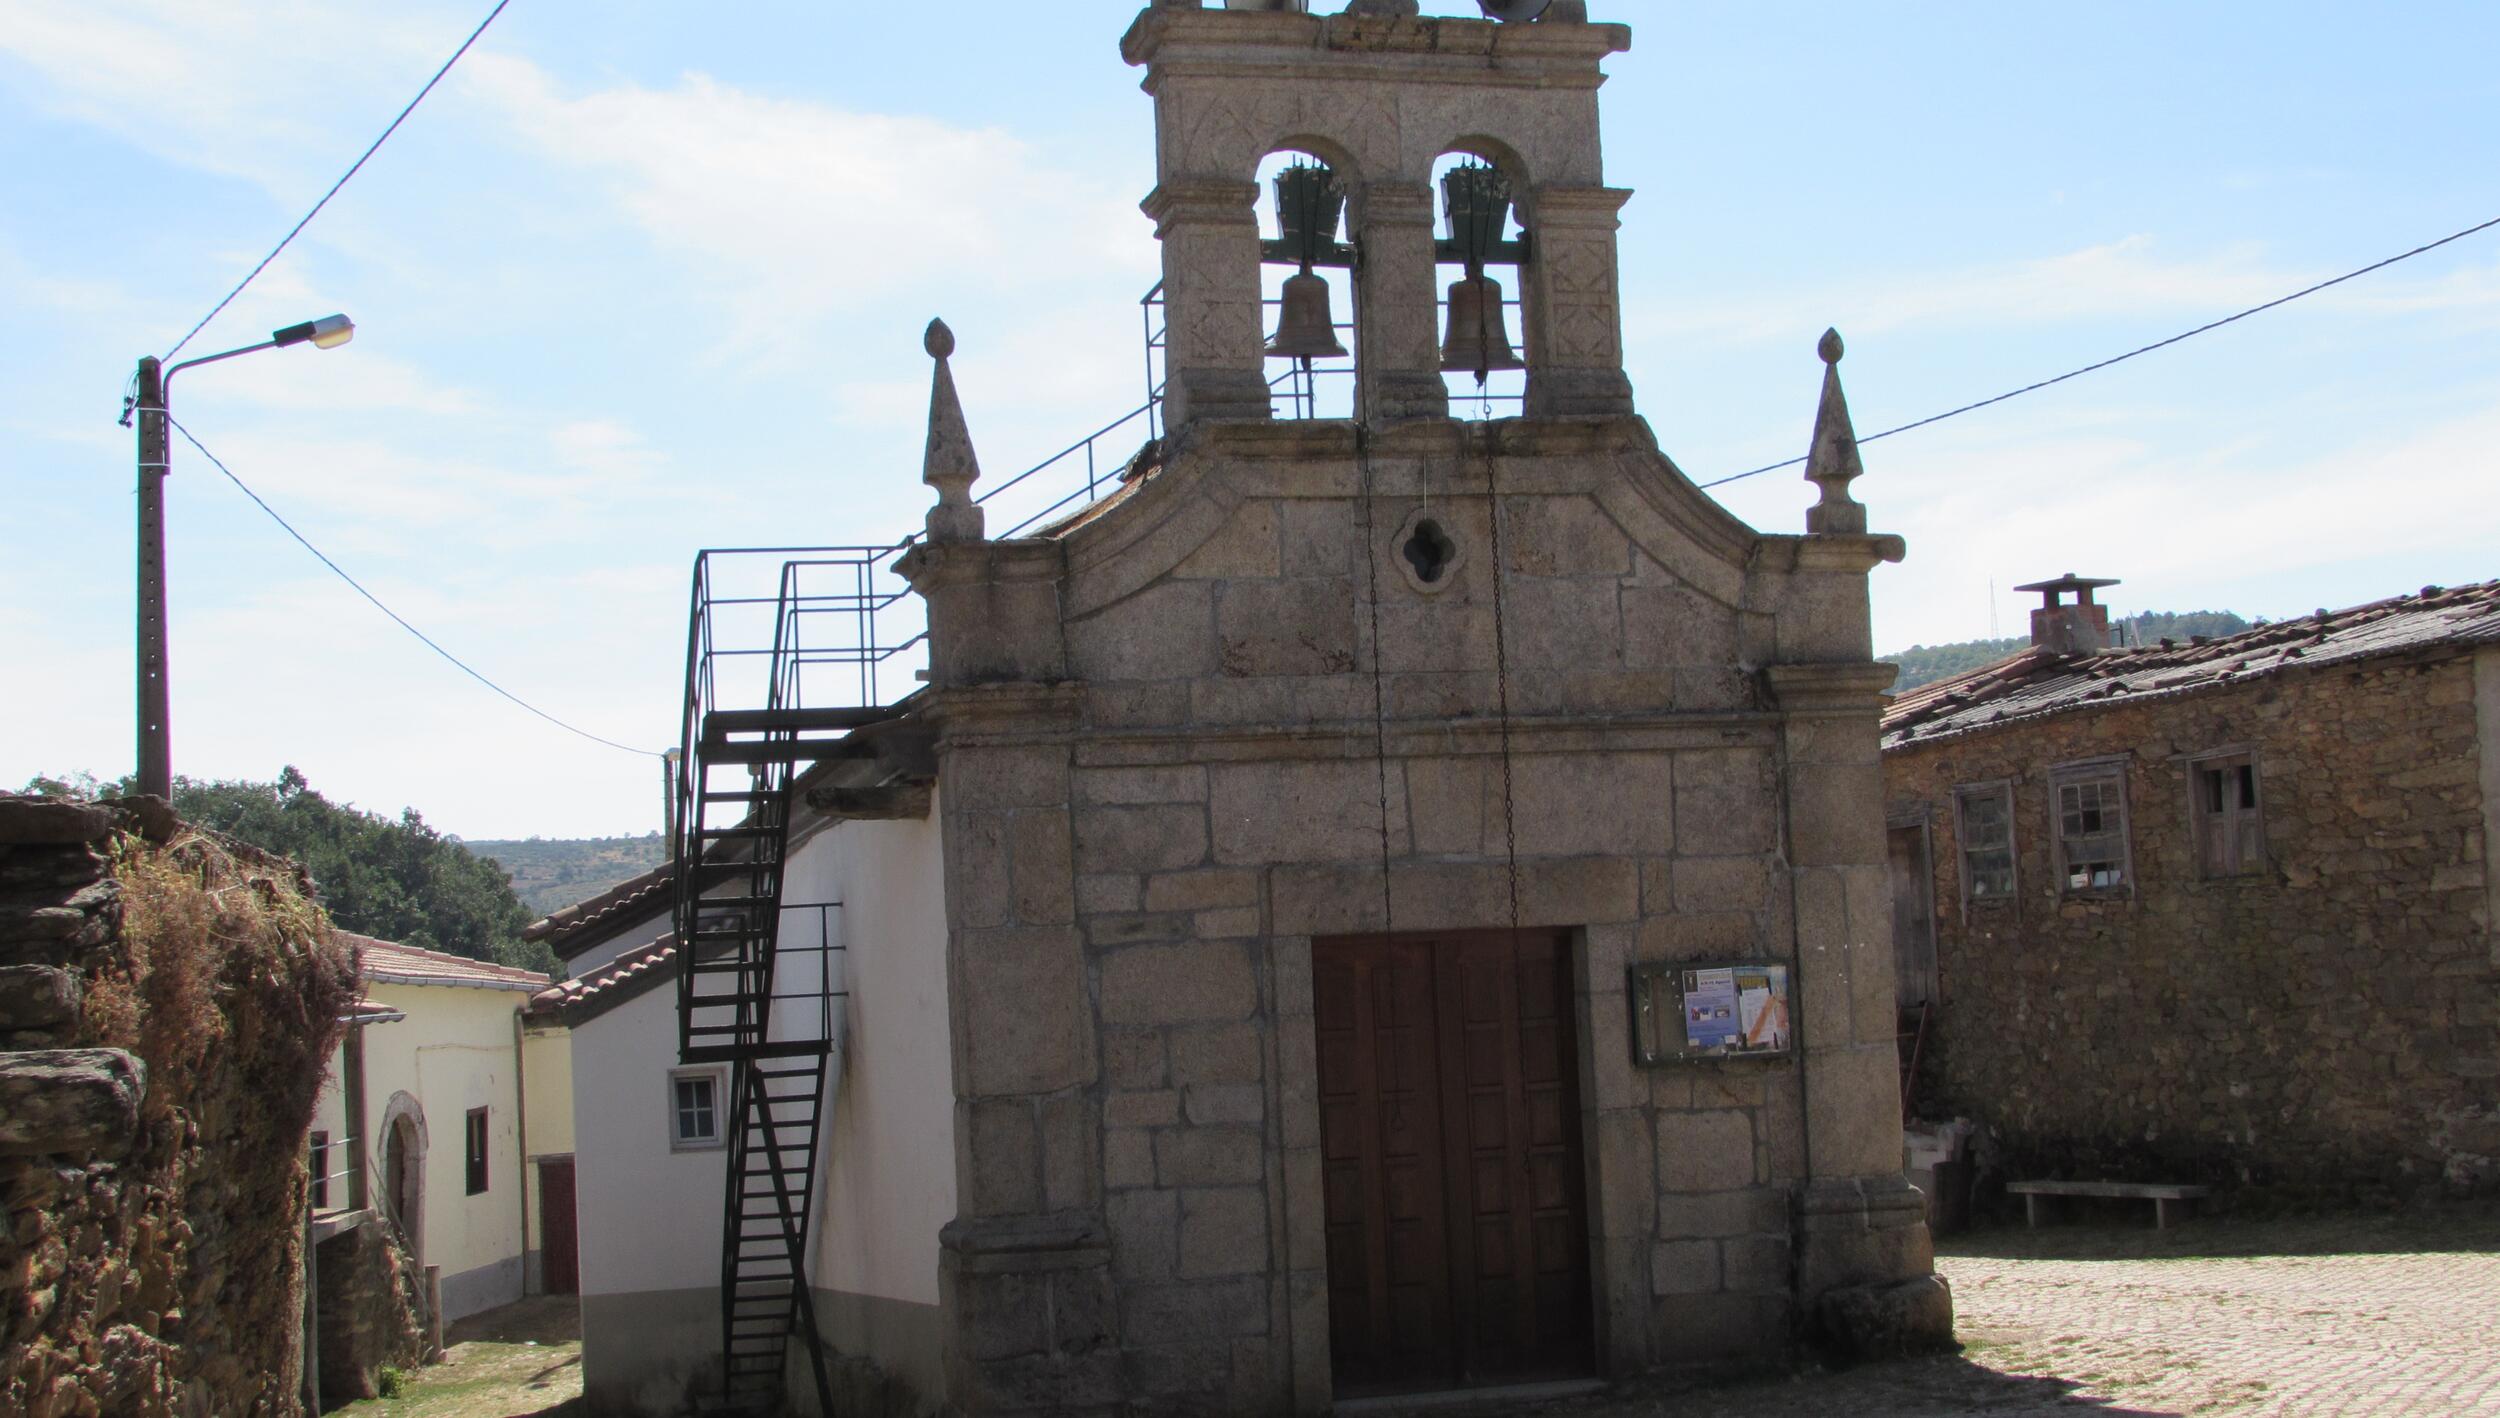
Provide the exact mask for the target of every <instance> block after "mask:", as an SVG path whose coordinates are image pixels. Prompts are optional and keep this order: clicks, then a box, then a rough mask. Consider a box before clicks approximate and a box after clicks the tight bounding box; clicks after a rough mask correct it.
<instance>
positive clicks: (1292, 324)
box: [1267, 271, 1346, 359]
mask: <svg viewBox="0 0 2500 1418" xmlns="http://www.w3.org/2000/svg"><path fill="white" fill-rule="evenodd" d="M1267 352H1268V353H1269V354H1271V355H1278V356H1283V357H1286V358H1292V359H1321V358H1335V357H1341V356H1343V355H1344V354H1345V352H1346V349H1345V346H1344V345H1342V344H1340V343H1338V341H1337V317H1336V315H1335V314H1334V313H1333V312H1332V311H1331V310H1330V309H1329V301H1328V278H1327V277H1325V276H1315V275H1312V274H1311V273H1310V272H1308V271H1305V272H1303V273H1302V274H1301V275H1298V276H1287V277H1286V278H1285V297H1284V308H1283V310H1282V311H1281V312H1280V313H1279V315H1278V317H1277V321H1276V338H1275V339H1272V340H1270V341H1268V342H1267Z"/></svg>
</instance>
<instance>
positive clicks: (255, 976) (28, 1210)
mask: <svg viewBox="0 0 2500 1418" xmlns="http://www.w3.org/2000/svg"><path fill="white" fill-rule="evenodd" d="M134 880H136V881H138V882H139V885H137V886H136V887H134V886H133V884H132V883H133V881H134ZM134 892H135V895H134ZM306 893H307V883H306V882H305V881H304V880H303V879H302V876H301V873H300V871H299V870H298V869H297V868H295V867H294V866H293V864H291V863H287V862H284V861H280V860H278V859H274V858H266V857H261V856H259V855H258V854H255V853H251V852H249V850H248V849H243V848H233V849H232V850H229V848H228V847H227V846H226V845H222V844H219V843H216V842H212V841H209V840H207V839H204V838H201V837H198V836H196V835H194V834H191V833H190V832H189V831H188V829H185V828H183V827H182V826H181V825H180V824H178V823H176V822H175V821H174V820H173V818H172V815H171V813H170V812H169V811H168V810H167V809H166V808H165V806H164V804H163V803H162V802H159V801H156V800H153V799H136V800H129V801H127V802H126V803H124V804H122V805H119V806H112V805H106V806H96V805H85V804H71V803H56V802H36V801H32V800H28V799H23V798H14V797H7V796H0V1205H5V1207H6V1209H7V1217H8V1225H7V1228H6V1229H5V1230H4V1231H0V1411H5V1412H9V1413H22V1414H26V1415H29V1418H92V1415H110V1418H176V1415H179V1418H225V1416H226V1415H230V1414H232V1415H262V1414H267V1415H288V1414H295V1413H298V1412H300V1411H301V1396H300V1388H301V1375H302V1368H301V1364H302V1353H301V1347H302V1326H303V1315H302V1309H303V1289H302V1266H303V1255H302V1245H303V1234H304V1232H303V1227H304V1212H303V1206H304V1204H305V1195H304V1158H303V1143H304V1132H305V1128H306V1126H307V1125H308V1124H309V1122H310V1120H311V1116H312V1109H313V1098H314V1091H315V1089H316V1087H317V1085H318V1082H319V1077H320V1069H321V1061H322V1059H323V1057H324V1056H325V1055H326V1053H327V1051H328V1048H329V1045H330V1043H331V1041H333V1040H334V1039H335V1037H336V1033H337V1028H338V1026H337V1024H336V1022H335V1021H336V1019H337V1016H338V1014H339V1012H340V1010H341V1008H342V1007H343V1005H344V1004H345V1002H346V1001H347V1000H349V999H351V998H352V997H353V996H352V989H351V987H352V983H353V979H352V972H351V969H350V967H349V965H348V962H347V959H346V956H345V954H344V952H342V951H339V950H337V949H336V948H335V947H333V946H331V945H329V944H328V943H327V941H326V939H324V938H323V937H322V936H321V935H320V934H317V933H312V932H300V933H296V932H290V933H278V932H274V931H263V930H261V929H260V927H262V926H267V925H271V924H272V923H275V922H296V923H311V924H312V925H315V926H317V925H318V924H319V921H320V918H319V914H318V912H317V910H315V909H314V908H313V907H311V905H310V904H309V900H308V898H307V895H306ZM134 901H136V902H138V903H139V905H138V906H137V907H134V906H133V905H132V903H133V902H134Z"/></svg>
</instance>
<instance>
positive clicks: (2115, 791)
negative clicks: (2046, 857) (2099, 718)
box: [2049, 759, 2135, 896]
mask: <svg viewBox="0 0 2500 1418" xmlns="http://www.w3.org/2000/svg"><path fill="white" fill-rule="evenodd" d="M2049 827H2050V837H2051V840H2052V841H2053V842H2054V843H2055V845H2056V848H2057V889H2058V892H2059V894H2061V895H2065V896H2109V895H2124V894H2125V893H2127V892H2129V891H2132V890H2133V889H2134V884H2135V872H2134V870H2133V868H2132V865H2131V863H2130V862H2129V860H2128V850H2129V849H2128V837H2127V764H2126V760H2125V759H2096V760H2094V761H2091V762H2088V763H2064V764H2060V765H2058V766H2057V767H2055V768H2052V769H2050V770H2049Z"/></svg>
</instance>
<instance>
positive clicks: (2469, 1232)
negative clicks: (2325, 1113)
mask: <svg viewBox="0 0 2500 1418" xmlns="http://www.w3.org/2000/svg"><path fill="white" fill-rule="evenodd" d="M1952 1250H1953V1252H1954V1253H1952V1254H1948V1255H1945V1256H1943V1257H1941V1258H1940V1259H1939V1260H1938V1262H1937V1269H1938V1270H1939V1271H1940V1272H1941V1273H1943V1274H1944V1275H1945V1276H1946V1277H1947V1278H1948V1279H1950V1280H1951V1281H1952V1283H1953V1294H1954V1304H1955V1308H1956V1310H1957V1312H1958V1316H1959V1328H1960V1331H1961V1336H1962V1339H1963V1342H1964V1344H1965V1346H1966V1348H1965V1351H1964V1353H1963V1354H1961V1355H1960V1356H1958V1357H1951V1358H1937V1359H1925V1360H1918V1361H1913V1362H1909V1363H1901V1364H1884V1365H1871V1366H1866V1367H1863V1368H1858V1369H1854V1370H1848V1371H1844V1372H1838V1373H1830V1372H1817V1373H1806V1374H1802V1375H1796V1376H1783V1377H1781V1378H1777V1379H1757V1380H1751V1381H1738V1382H1732V1383H1720V1384H1713V1385H1710V1386H1708V1387H1706V1388H1695V1387H1691V1386H1677V1385H1667V1386H1661V1385H1655V1384H1653V1385H1646V1386H1642V1387H1640V1388H1637V1389H1619V1390H1617V1391H1615V1392H1613V1393H1610V1394H1608V1395H1606V1396H1604V1397H1602V1398H1590V1399H1583V1400H1578V1401H1574V1402H1569V1403H1564V1404H1557V1405H1550V1406H1548V1407H1546V1408H1544V1409H1542V1410H1540V1411H1541V1412H1544V1413H1549V1414H1567V1415H1570V1418H1702V1415H1708V1418H1790V1415H1818V1416H1819V1415H1826V1414H1829V1415H1846V1418H1943V1415H1959V1414H1987V1415H1991V1418H2032V1415H2073V1414H2078V1413H2093V1414H2101V1415H2106V1416H2107V1418H2174V1416H2175V1415H2185V1414H2227V1415H2232V1418H2277V1416H2278V1415H2279V1416H2280V1418H2360V1416H2361V1415H2369V1418H2454V1416H2455V1415H2479V1414H2492V1415H2500V1212H2495V1211H2492V1210H2489V1209H2481V1210H2476V1211H2455V1212H2441V1213H2436V1214H2429V1215H2421V1214H2417V1215H2413V1216H2408V1217H2405V1218H2402V1219H2396V1218H2386V1217H2380V1218H2342V1219H2337V1220H2328V1221H2293V1222H2264V1223H2235V1222H2228V1221H2209V1222H2199V1223H2195V1224H2192V1225H2190V1226H2186V1227H2183V1228H2179V1229H2178V1230H2174V1231H2172V1232H2168V1233H2160V1234H2156V1233H2152V1232H2149V1231H2137V1230H2122V1229H2117V1228H2113V1227H2102V1226H2097V1225H2096V1226H2089V1227H2074V1228H2057V1229H2050V1230H2043V1231H2041V1232H2038V1233H2025V1232H2022V1231H2000V1232H1994V1233H1987V1234H1983V1235H1982V1236H1980V1237H1978V1238H1975V1239H1974V1240H1972V1241H1970V1242H1969V1243H1966V1244H1961V1245H1957V1246H1954V1247H1953V1248H1952Z"/></svg>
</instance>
